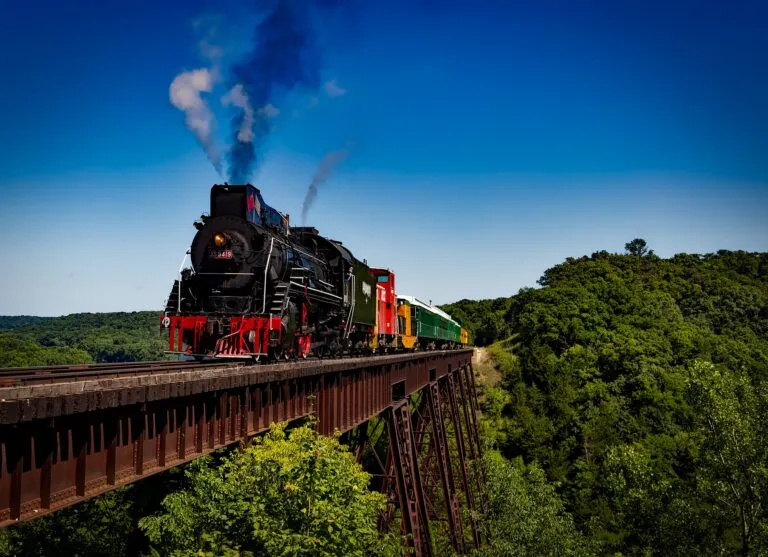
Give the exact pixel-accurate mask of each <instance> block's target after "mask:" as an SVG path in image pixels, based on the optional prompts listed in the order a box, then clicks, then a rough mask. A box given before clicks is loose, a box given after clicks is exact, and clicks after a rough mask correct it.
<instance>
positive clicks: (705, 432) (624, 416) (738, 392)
mask: <svg viewBox="0 0 768 557" xmlns="http://www.w3.org/2000/svg"><path fill="white" fill-rule="evenodd" d="M626 252H627V253H625V254H610V253H608V252H605V251H601V252H596V253H593V254H592V255H591V256H590V257H586V256H585V257H580V258H568V259H566V261H565V262H563V263H561V264H559V265H556V266H554V267H552V268H550V269H548V270H546V271H545V272H544V274H543V275H542V277H541V279H540V280H539V284H540V286H541V288H537V289H524V290H521V291H520V293H518V295H516V296H513V297H511V298H509V299H506V300H484V301H479V302H474V303H472V302H467V301H462V302H459V303H457V304H452V305H451V306H448V307H446V308H445V309H446V311H449V312H450V311H452V310H453V309H454V308H455V309H456V310H460V311H461V312H463V314H464V315H466V316H467V317H468V318H469V323H468V325H469V326H470V328H472V329H473V332H474V333H475V338H477V339H478V341H481V340H482V341H484V342H491V341H498V340H506V342H498V343H497V344H494V345H493V346H492V347H491V353H493V354H495V355H496V362H497V363H496V366H497V368H498V372H500V377H501V379H500V382H499V384H498V385H497V386H494V387H490V388H488V389H487V390H486V392H485V400H484V404H483V408H484V412H485V416H484V418H485V419H484V423H485V435H486V437H487V438H488V439H492V440H493V442H494V443H495V445H496V446H497V448H498V449H499V450H500V452H501V453H502V454H503V455H504V456H505V457H506V458H508V459H515V458H522V459H523V461H524V462H525V463H527V464H528V465H537V466H541V467H542V469H543V470H544V472H545V474H546V477H547V479H548V481H549V482H551V483H552V485H555V486H558V489H557V493H558V494H559V495H560V496H561V497H562V498H563V500H564V503H565V508H566V510H567V511H568V512H569V513H570V514H571V516H572V517H573V520H574V523H575V524H576V526H577V527H578V529H579V531H580V532H582V533H584V534H585V535H587V536H588V538H589V540H590V542H591V543H594V544H597V546H598V547H599V548H600V553H601V554H606V555H613V554H621V555H722V554H734V553H737V552H738V553H741V554H742V555H748V554H763V552H765V551H768V514H767V513H766V504H768V454H767V453H768V450H767V449H766V447H768V425H767V424H768V421H766V419H765V417H766V412H767V411H768V254H766V253H748V252H743V251H719V252H717V253H711V254H706V255H696V254H677V255H675V256H674V257H672V258H669V259H662V258H659V257H658V256H656V255H655V254H654V253H653V252H652V250H650V249H648V246H647V245H646V243H645V242H641V241H637V240H635V241H633V242H629V243H628V244H627V246H626ZM489 325H490V327H489Z"/></svg>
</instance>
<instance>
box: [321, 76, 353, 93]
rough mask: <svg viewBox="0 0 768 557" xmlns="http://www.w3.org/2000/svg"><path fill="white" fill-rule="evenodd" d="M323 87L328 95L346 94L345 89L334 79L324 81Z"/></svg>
mask: <svg viewBox="0 0 768 557" xmlns="http://www.w3.org/2000/svg"><path fill="white" fill-rule="evenodd" d="M323 87H324V88H325V94H326V95H328V96H329V97H341V96H343V95H346V94H347V90H346V89H344V88H342V87H340V86H339V84H338V83H336V80H335V79H331V80H330V81H326V82H325V85H324V86H323Z"/></svg>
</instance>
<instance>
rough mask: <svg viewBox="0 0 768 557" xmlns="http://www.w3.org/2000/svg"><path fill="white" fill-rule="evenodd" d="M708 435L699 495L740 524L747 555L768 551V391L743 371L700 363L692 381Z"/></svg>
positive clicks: (698, 421)
mask: <svg viewBox="0 0 768 557" xmlns="http://www.w3.org/2000/svg"><path fill="white" fill-rule="evenodd" d="M688 385H689V389H690V390H689V396H690V398H691V402H692V404H694V405H695V406H696V407H697V408H698V409H699V412H698V413H697V419H696V424H697V426H698V431H699V433H700V434H701V436H702V443H701V456H700V458H701V463H700V465H699V467H698V469H697V474H696V476H697V481H698V493H699V494H700V495H701V496H702V497H703V498H705V500H706V501H708V502H709V503H711V504H712V505H713V506H714V507H716V508H717V509H718V510H719V511H720V512H721V513H722V514H723V515H724V516H726V517H730V522H732V523H733V524H736V525H737V528H738V530H739V532H740V538H741V554H742V555H749V554H750V553H754V554H762V551H766V550H768V544H767V543H766V542H768V539H766V533H768V532H767V531H766V526H767V525H766V519H767V518H768V516H766V508H765V504H766V501H767V500H768V445H767V444H766V441H767V440H768V435H767V434H768V426H767V425H766V415H768V396H766V395H767V394H768V393H766V389H765V386H764V385H759V386H758V387H757V388H756V387H754V386H753V385H752V383H751V381H750V379H749V377H748V376H747V375H745V374H743V373H733V372H729V371H727V370H721V369H718V368H717V367H716V366H713V365H712V364H711V363H709V362H704V361H696V362H694V364H693V366H692V367H691V370H690V377H689V379H688Z"/></svg>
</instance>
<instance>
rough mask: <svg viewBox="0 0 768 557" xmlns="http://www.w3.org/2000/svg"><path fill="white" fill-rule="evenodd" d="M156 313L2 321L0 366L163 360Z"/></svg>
mask: <svg viewBox="0 0 768 557" xmlns="http://www.w3.org/2000/svg"><path fill="white" fill-rule="evenodd" d="M166 338H167V337H165V338H164V333H163V330H162V329H161V327H160V318H159V313H158V312H153V311H139V312H126V313H77V314H72V315H66V316H64V317H53V318H39V317H29V316H21V317H0V367H9V366H14V367H15V366H38V365H56V364H73V363H89V362H136V361H148V360H158V359H163V358H165V357H166V356H165V354H164V350H165V349H166V346H167V344H166V343H167V340H165V339H166Z"/></svg>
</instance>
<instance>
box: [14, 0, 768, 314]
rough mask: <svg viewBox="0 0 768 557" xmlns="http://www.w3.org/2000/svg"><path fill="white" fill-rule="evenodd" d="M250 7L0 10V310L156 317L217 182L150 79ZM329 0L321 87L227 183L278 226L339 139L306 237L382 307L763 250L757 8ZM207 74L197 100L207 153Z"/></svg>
mask: <svg viewBox="0 0 768 557" xmlns="http://www.w3.org/2000/svg"><path fill="white" fill-rule="evenodd" d="M259 3H260V2H256V1H255V0H251V1H250V2H234V1H230V2H219V3H215V2H212V1H210V2H209V1H202V0H194V1H191V2H177V1H175V0H173V1H167V2H161V3H153V2H150V1H149V0H137V1H133V2H127V3H118V2H115V1H113V0H112V1H109V0H108V1H104V2H98V3H97V2H93V1H90V0H89V1H87V2H86V1H78V2H74V3H70V4H68V5H64V4H62V3H60V2H49V1H48V0H31V1H28V2H23V3H13V4H11V5H9V6H8V7H7V8H6V11H5V13H4V16H3V18H2V19H0V75H2V76H3V84H4V85H3V87H2V88H0V106H2V107H4V109H5V110H4V115H3V116H4V117H3V124H2V126H0V143H1V144H2V145H3V149H2V153H3V160H2V165H0V207H2V214H3V218H2V219H0V234H2V237H4V238H6V239H10V240H11V241H6V242H3V243H2V247H0V266H1V267H2V269H3V270H4V272H2V273H0V314H6V315H7V314H37V315H60V314H66V313H72V312H80V311H120V310H138V309H152V310H154V309H157V310H159V309H160V308H161V306H162V302H163V300H164V298H165V297H166V296H167V294H168V290H169V288H170V285H171V283H172V281H173V278H174V276H175V274H176V272H177V270H178V266H179V263H180V262H181V259H182V257H183V254H184V250H185V249H186V247H187V246H188V245H189V242H190V241H191V239H192V237H193V233H194V229H193V228H192V221H193V220H194V219H195V218H196V217H198V216H199V215H200V213H201V212H202V211H205V210H207V202H208V191H209V188H210V186H211V184H213V183H215V182H217V181H220V178H219V177H218V176H217V174H216V173H215V171H214V170H213V167H212V166H211V164H210V163H209V162H208V160H207V159H206V156H205V154H204V152H203V150H202V149H201V147H200V146H199V144H198V143H197V141H196V140H195V137H194V136H193V135H192V133H191V132H190V131H189V130H188V129H187V128H186V127H185V123H184V114H183V113H182V112H181V111H180V110H178V109H177V108H175V107H174V106H173V105H172V104H171V103H170V101H169V86H170V84H171V82H172V81H173V79H174V77H175V76H176V75H178V74H179V73H180V72H183V71H188V70H194V69H197V68H203V67H208V66H210V60H207V59H206V58H205V57H203V56H201V52H200V48H199V46H200V41H201V39H202V38H203V37H204V36H205V34H206V33H210V32H211V30H212V29H216V30H217V33H216V35H214V36H213V38H211V41H213V42H214V43H215V44H216V46H220V47H221V48H222V52H223V57H222V58H221V60H220V63H221V67H222V71H223V73H224V74H226V70H227V68H228V67H229V65H230V64H231V63H232V62H235V61H237V60H238V59H239V57H240V56H241V55H242V54H243V52H245V51H246V49H247V48H248V46H249V42H250V35H251V31H252V29H253V27H254V25H255V23H256V22H257V21H258V15H257V14H256V13H254V12H253V11H252V10H251V9H250V7H249V6H252V5H258V4H259ZM261 3H262V4H263V2H261ZM348 4H350V5H352V6H356V7H354V8H349V7H347V8H341V9H338V10H337V11H336V12H334V14H332V16H330V17H327V18H324V19H323V21H321V22H319V23H318V26H317V29H318V33H319V39H318V45H319V48H320V52H321V54H322V57H323V59H324V65H323V67H322V76H321V77H322V80H321V83H324V82H328V81H330V80H335V83H336V84H337V85H338V86H339V87H341V88H342V89H343V90H344V91H345V94H343V95H339V96H330V95H328V93H327V91H326V90H325V89H324V88H323V87H322V86H321V87H319V88H318V89H317V90H300V91H295V92H294V93H293V94H291V95H289V96H288V97H286V98H280V99H279V102H276V103H275V105H276V106H277V108H278V109H279V110H280V114H279V115H278V116H277V117H276V118H274V119H273V120H272V122H273V126H274V130H273V132H272V134H271V135H270V137H269V139H268V142H267V145H266V149H265V151H264V153H263V160H264V163H263V165H262V166H261V167H260V169H259V171H258V173H257V174H256V175H255V176H254V177H253V180H252V181H253V182H254V183H255V184H257V185H258V186H259V187H260V188H261V189H262V193H263V195H264V197H265V199H266V200H267V202H268V203H270V204H272V205H273V206H274V207H276V208H278V209H280V210H282V211H284V212H288V213H290V214H291V215H294V217H293V222H294V223H296V222H297V221H298V220H299V218H298V216H299V214H300V212H301V204H302V200H303V198H304V195H305V192H306V189H307V186H308V184H309V182H310V180H311V178H312V175H313V173H314V171H315V169H316V168H317V165H318V162H319V161H320V159H321V158H322V157H323V155H324V154H326V153H327V152H328V151H330V150H334V149H339V148H341V147H343V146H344V145H345V144H347V143H348V142H353V143H354V145H355V147H354V149H353V151H352V153H351V155H350V156H349V158H348V159H347V160H346V161H344V162H343V163H342V164H341V165H340V166H339V167H338V168H337V169H336V171H335V172H334V174H333V175H332V176H331V178H330V180H329V181H328V182H327V183H326V184H324V185H322V186H321V188H320V192H319V195H318V197H317V200H316V202H315V204H314V206H313V208H312V210H311V211H310V213H309V223H310V224H313V225H314V226H316V227H317V228H318V229H319V230H320V231H321V233H324V234H326V235H328V236H331V237H333V238H336V239H340V240H342V241H343V242H344V243H345V244H346V245H348V246H349V247H350V249H351V250H352V251H353V253H355V255H357V256H358V257H359V258H360V259H363V258H365V259H367V260H368V262H369V264H372V265H379V266H387V267H391V268H392V269H393V270H394V271H395V273H396V274H397V279H398V286H399V290H400V291H401V292H402V293H406V294H412V295H416V296H418V297H420V298H422V299H426V300H429V299H432V300H433V301H434V302H435V303H446V302H450V301H455V300H457V299H460V298H486V297H496V296H506V295H511V294H514V293H515V292H517V290H518V289H519V288H520V287H523V286H534V285H535V281H536V280H537V279H538V278H539V277H540V276H541V274H542V273H543V271H544V270H545V269H546V268H548V267H550V266H552V265H554V264H556V263H558V262H560V261H562V260H563V259H564V258H565V257H568V256H580V255H583V254H590V253H592V252H593V251H597V250H601V249H606V250H609V251H622V250H623V246H624V243H625V242H627V241H629V240H631V239H633V238H635V237H642V238H645V239H646V240H647V241H648V243H649V245H650V247H651V248H653V249H654V250H655V251H656V252H657V253H658V254H659V255H662V256H665V257H666V256H671V255H673V254H674V253H678V252H698V253H705V252H711V251H715V250H718V249H746V250H753V251H766V250H768V34H766V33H765V32H764V25H765V21H766V19H767V18H768V4H766V3H765V2H763V1H758V0H754V1H751V0H750V1H748V0H734V1H732V2H728V3H724V2H715V1H710V0H699V1H696V2H694V1H692V0H682V1H678V2H674V3H670V2H663V1H661V0H650V1H645V2H637V1H634V0H629V1H625V2H609V1H607V0H593V1H590V2H587V1H574V0H570V1H565V0H562V1H544V2H535V3H533V2H528V3H514V2H495V1H490V0H480V1H475V2H436V1H433V0H420V1H419V2H406V1H405V0H397V1H393V2H348ZM158 6H160V7H158ZM195 21H197V22H199V23H200V25H198V26H197V27H196V26H194V25H193V22H195ZM225 81H226V80H222V82H220V83H218V84H217V86H216V88H214V89H213V91H212V92H211V93H210V94H204V98H205V100H206V101H207V102H208V104H209V106H210V107H211V108H212V110H213V112H214V115H215V117H216V122H217V126H218V127H217V131H216V134H215V137H216V138H217V140H218V142H219V146H220V147H224V146H225V145H226V144H227V143H228V142H229V139H230V136H231V135H232V133H231V132H230V129H229V119H230V118H231V116H232V112H229V111H228V109H227V108H226V107H224V106H222V104H221V97H222V96H223V95H224V94H225V93H226V92H227V90H228V85H227V83H226V82H225ZM230 108H231V107H230Z"/></svg>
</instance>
